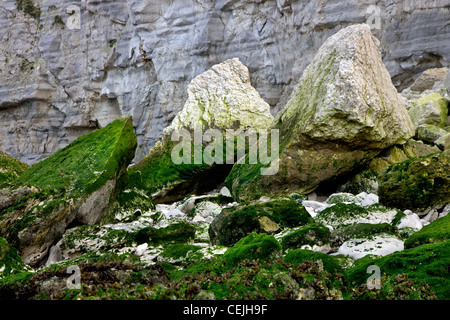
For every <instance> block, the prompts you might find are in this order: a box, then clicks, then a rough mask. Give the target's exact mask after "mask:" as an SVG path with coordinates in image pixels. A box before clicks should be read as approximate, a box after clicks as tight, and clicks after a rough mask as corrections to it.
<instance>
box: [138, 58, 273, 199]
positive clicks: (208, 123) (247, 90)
mask: <svg viewBox="0 0 450 320" xmlns="http://www.w3.org/2000/svg"><path fill="white" fill-rule="evenodd" d="M187 91H188V98H187V101H186V103H185V105H184V107H183V109H182V110H181V111H180V112H179V113H178V114H177V115H176V116H175V118H174V119H173V121H172V124H171V125H170V126H169V127H167V128H166V129H165V130H164V136H163V138H162V139H161V141H159V142H157V143H156V144H155V146H154V147H153V148H152V149H151V150H150V152H149V154H148V155H147V156H145V157H144V158H143V159H142V160H141V161H139V162H138V163H137V164H136V165H135V166H133V167H132V168H130V170H129V172H130V183H129V187H130V188H133V187H136V188H140V189H142V190H144V191H146V192H147V193H148V194H149V195H152V196H153V199H154V201H155V202H158V203H162V202H169V201H172V202H173V201H176V200H180V199H182V198H184V197H185V196H187V195H190V194H201V193H204V192H206V191H209V190H211V189H213V188H215V187H216V186H217V185H219V184H220V183H222V182H223V180H225V178H226V176H227V174H228V172H229V170H230V169H231V165H230V164H226V163H227V160H232V161H234V159H227V158H226V142H225V137H226V134H227V132H226V131H227V130H237V129H242V130H246V129H250V128H251V129H253V130H258V129H266V128H268V127H269V125H270V124H271V123H272V120H273V117H272V115H271V113H270V106H269V105H268V104H267V103H266V102H265V101H264V100H263V99H262V98H261V97H260V96H259V94H258V92H257V91H256V90H255V88H253V87H252V86H251V83H250V75H249V72H248V69H247V68H246V67H245V66H244V65H243V64H242V63H241V62H240V61H239V59H237V58H234V59H230V60H226V61H224V62H222V63H220V64H217V65H214V66H213V67H211V69H209V70H208V71H206V72H204V73H202V74H200V75H198V76H197V77H196V78H194V79H193V80H192V81H191V83H190V84H189V86H188V90H187ZM209 129H216V130H219V132H220V133H221V135H222V137H216V136H215V134H212V135H213V136H212V137H211V140H213V141H214V143H212V141H206V140H208V139H207V138H206V137H207V133H208V132H209V133H208V134H211V132H212V131H207V130H209ZM181 130H186V131H185V132H187V133H188V134H190V136H189V138H190V139H191V140H190V141H189V142H187V141H182V142H179V143H177V142H175V139H176V138H180V137H179V136H178V135H179V133H180V132H181ZM196 130H197V131H198V134H200V135H202V136H201V137H200V140H201V141H199V138H198V137H197V136H196V135H195V134H194V135H193V133H194V132H195V131H196ZM216 132H217V131H216ZM185 138H186V137H183V138H182V139H185ZM186 139H187V138H186ZM215 139H219V140H215ZM210 143H212V145H210ZM219 143H221V145H219ZM216 144H217V146H216ZM184 145H185V146H186V147H187V149H188V150H189V151H186V150H184V149H183V159H182V161H181V160H180V161H181V163H174V161H173V159H172V151H173V150H175V149H174V148H175V147H177V148H178V147H179V146H184ZM207 147H213V149H214V150H215V152H217V154H218V156H217V157H218V158H217V159H216V158H215V157H214V156H212V158H214V159H209V160H207V159H206V156H205V154H207V155H210V154H211V155H212V153H213V152H212V151H211V150H210V149H207ZM197 150H198V151H200V153H201V154H200V158H198V151H197ZM207 150H208V151H207ZM184 152H189V155H187V154H184ZM219 152H223V154H222V155H219ZM179 154H180V151H179V153H178V154H177V156H178V155H179ZM212 160H214V161H212ZM216 160H217V161H216ZM211 162H212V163H211Z"/></svg>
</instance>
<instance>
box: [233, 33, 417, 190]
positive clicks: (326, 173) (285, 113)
mask: <svg viewBox="0 0 450 320" xmlns="http://www.w3.org/2000/svg"><path fill="white" fill-rule="evenodd" d="M378 45H379V42H378V40H377V39H376V38H375V37H374V36H373V35H372V34H371V32H370V28H369V27H368V25H352V26H349V27H347V28H345V29H342V30H340V31H339V32H337V33H336V34H334V35H333V36H331V37H330V38H328V39H327V41H325V43H324V44H323V45H322V46H321V48H320V49H319V50H318V52H317V54H316V56H315V58H314V59H313V61H312V62H311V64H310V65H309V66H308V68H307V69H306V70H305V71H304V73H303V75H302V77H301V79H300V81H299V83H298V85H297V87H296V88H295V90H294V92H293V93H292V96H291V98H290V100H289V101H288V103H287V104H286V106H285V108H284V109H283V110H281V111H280V112H279V113H278V115H277V117H276V119H275V120H274V124H273V128H275V129H279V130H280V132H279V134H280V137H281V140H280V159H279V163H278V165H279V170H278V172H277V173H276V174H274V175H265V176H263V175H261V174H260V170H256V169H258V167H257V166H255V165H253V167H252V166H251V165H240V164H235V165H234V167H233V169H232V171H231V173H230V175H229V177H228V178H227V185H228V187H229V188H230V187H231V191H232V194H233V196H235V197H238V198H245V197H247V196H248V195H249V194H251V193H252V192H255V191H256V192H261V191H262V190H270V191H271V192H273V193H287V192H289V193H290V192H294V191H296V192H300V193H307V192H310V191H312V190H314V189H315V188H316V187H317V186H318V185H319V183H321V182H323V181H326V180H329V179H332V178H336V177H338V176H340V175H342V174H345V173H348V172H351V171H352V170H355V169H357V168H358V167H359V166H361V165H363V164H364V163H365V162H367V161H368V160H369V159H371V158H373V157H374V156H375V155H377V154H378V153H379V152H380V151H381V150H383V149H385V148H387V147H389V146H391V145H394V144H402V143H405V142H406V141H407V140H408V139H409V138H411V137H412V136H413V135H414V126H413V124H412V122H411V120H410V117H409V115H408V112H407V110H406V108H405V106H404V103H403V102H402V100H401V99H400V97H399V95H398V93H397V91H396V89H395V87H394V86H393V84H392V82H391V79H390V76H389V73H388V72H387V70H386V68H385V66H384V65H383V63H382V61H381V55H380V52H379V51H378ZM255 168H256V169H255Z"/></svg>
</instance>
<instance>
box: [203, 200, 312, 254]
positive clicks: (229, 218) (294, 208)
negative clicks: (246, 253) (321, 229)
mask: <svg viewBox="0 0 450 320" xmlns="http://www.w3.org/2000/svg"><path fill="white" fill-rule="evenodd" d="M263 216H266V217H268V218H269V219H270V220H272V221H274V222H275V223H277V224H278V225H279V226H281V227H289V228H292V227H297V226H301V225H306V224H308V223H312V222H314V220H313V218H312V217H311V216H310V215H309V213H308V212H307V211H306V209H305V208H304V207H303V206H302V205H301V204H299V203H298V202H297V201H295V200H291V199H289V200H274V201H269V202H264V203H260V204H254V205H244V206H243V207H232V208H227V209H223V210H222V212H221V213H220V214H219V215H218V216H217V217H216V218H215V219H214V221H213V223H212V224H211V228H210V231H209V234H210V239H211V241H212V243H216V244H221V245H225V246H230V245H233V244H234V243H236V242H237V241H238V240H239V239H241V238H243V237H245V236H246V235H248V234H250V233H252V232H258V233H261V232H265V231H264V230H263V229H262V228H261V225H260V222H259V218H260V217H263Z"/></svg>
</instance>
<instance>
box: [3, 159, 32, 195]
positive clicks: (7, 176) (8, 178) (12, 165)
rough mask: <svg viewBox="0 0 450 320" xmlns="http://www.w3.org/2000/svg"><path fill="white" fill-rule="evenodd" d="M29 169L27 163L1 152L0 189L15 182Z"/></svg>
mask: <svg viewBox="0 0 450 320" xmlns="http://www.w3.org/2000/svg"><path fill="white" fill-rule="evenodd" d="M28 168H29V165H27V164H26V163H24V162H22V161H20V160H17V159H15V158H13V157H11V156H10V155H8V154H6V153H4V152H0V188H2V185H4V184H6V183H11V182H14V180H15V179H17V177H19V176H20V175H21V174H22V173H23V172H24V171H25V170H27V169H28Z"/></svg>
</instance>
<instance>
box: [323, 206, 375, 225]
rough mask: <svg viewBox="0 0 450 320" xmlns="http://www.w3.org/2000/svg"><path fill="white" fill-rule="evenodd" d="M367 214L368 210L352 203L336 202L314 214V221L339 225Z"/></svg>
mask: <svg viewBox="0 0 450 320" xmlns="http://www.w3.org/2000/svg"><path fill="white" fill-rule="evenodd" d="M368 214H369V211H368V210H367V209H366V208H364V207H360V206H358V205H356V204H354V203H348V204H347V203H337V204H335V205H334V206H331V207H328V208H325V209H324V210H322V211H321V212H319V214H317V216H316V218H315V219H316V221H318V222H321V223H324V224H329V225H332V226H333V227H339V226H341V225H342V224H348V223H349V221H352V220H354V219H357V218H358V217H364V216H367V215H368Z"/></svg>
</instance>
